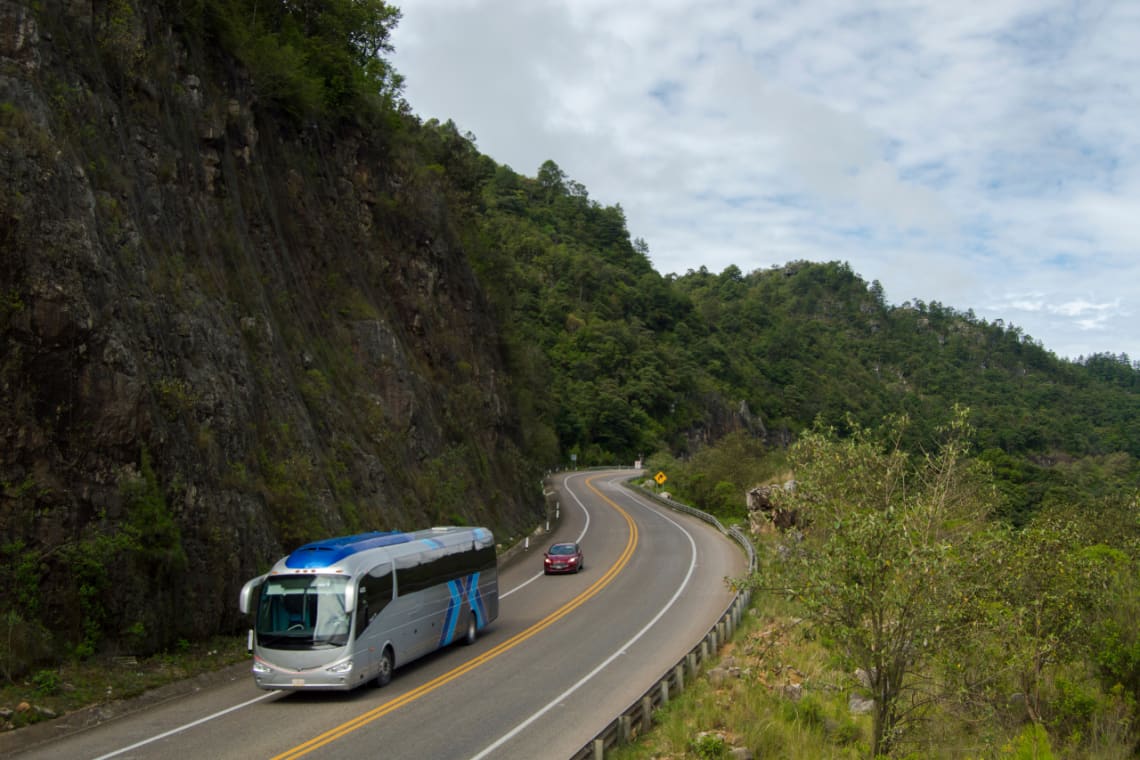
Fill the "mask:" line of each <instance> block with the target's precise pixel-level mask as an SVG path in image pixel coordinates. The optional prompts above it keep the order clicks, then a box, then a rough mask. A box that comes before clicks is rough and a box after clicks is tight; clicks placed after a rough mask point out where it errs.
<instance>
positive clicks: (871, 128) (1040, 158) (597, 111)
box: [392, 0, 1140, 361]
mask: <svg viewBox="0 0 1140 760" xmlns="http://www.w3.org/2000/svg"><path fill="white" fill-rule="evenodd" d="M394 4H396V5H397V6H399V7H400V8H401V10H402V12H403V18H402V19H401V21H400V24H399V26H398V28H397V29H396V32H395V34H394V35H393V43H394V45H395V47H396V52H395V54H394V55H393V56H392V60H393V64H394V66H395V68H396V69H397V71H399V72H400V73H401V74H403V75H404V77H405V79H406V87H405V93H404V94H405V97H406V98H407V100H408V102H409V103H410V105H411V107H412V110H413V111H414V112H415V113H417V114H418V115H420V116H421V117H422V118H424V119H428V118H438V119H440V120H441V121H443V120H446V119H452V120H454V121H455V123H456V125H457V126H458V127H459V129H460V130H461V131H463V132H471V133H473V134H474V136H475V139H476V146H477V147H478V148H479V150H480V151H481V152H482V153H484V154H486V155H488V156H490V157H491V158H492V159H494V160H495V161H496V162H497V163H500V164H506V165H508V166H510V167H511V168H512V169H514V170H515V171H517V172H519V173H520V174H524V175H527V176H531V177H533V176H535V174H536V173H537V171H538V167H539V166H540V165H541V164H542V162H543V161H545V160H547V159H551V160H553V161H554V162H555V163H557V164H558V165H559V167H561V169H562V170H563V171H564V172H565V173H566V174H567V175H568V176H569V177H570V178H571V179H573V180H576V181H577V182H580V183H582V184H583V185H585V187H586V189H587V190H588V191H589V194H590V198H591V199H593V200H595V201H597V202H598V203H601V204H602V205H607V206H609V205H614V204H620V205H621V206H622V208H623V209H624V210H625V214H626V219H627V223H628V227H629V232H630V235H631V237H635V238H637V237H640V238H643V239H644V240H645V241H646V242H647V243H648V244H649V251H650V258H651V259H652V262H653V266H654V268H655V269H656V270H657V271H658V272H660V273H662V274H668V273H671V272H672V273H677V274H684V273H685V272H686V271H688V270H690V269H699V268H700V267H701V266H705V267H707V268H708V269H709V271H712V272H716V273H719V272H721V271H723V270H724V269H725V268H726V267H728V266H729V265H736V266H737V267H739V268H740V269H741V270H742V271H744V272H746V273H747V272H750V271H752V270H755V269H767V268H769V267H772V266H780V265H782V264H784V263H786V262H788V261H793V260H797V259H806V260H810V261H832V260H838V261H846V262H848V263H849V264H850V265H851V268H852V269H853V270H854V271H855V272H856V273H858V274H859V275H860V276H862V277H863V279H865V280H866V281H867V282H870V281H872V280H879V281H880V282H881V283H882V285H883V288H884V290H885V293H886V299H887V301H888V302H889V303H892V304H901V303H903V302H905V301H908V300H922V301H925V302H928V303H929V302H932V301H939V302H941V303H943V304H944V305H946V306H951V307H953V308H955V309H958V310H960V311H965V310H967V309H973V310H974V312H975V314H976V315H977V316H978V317H979V318H983V319H986V320H989V321H996V320H998V319H1001V320H1004V322H1005V323H1006V324H1007V325H1008V324H1012V325H1016V326H1018V327H1020V328H1021V329H1022V330H1023V331H1024V332H1025V333H1027V334H1028V335H1030V336H1032V337H1033V338H1034V339H1036V340H1038V341H1040V342H1041V343H1042V344H1043V345H1044V346H1045V348H1047V349H1049V350H1050V351H1053V352H1054V353H1056V354H1057V355H1058V356H1062V357H1070V358H1076V357H1077V356H1080V355H1089V354H1091V353H1094V352H1104V351H1107V352H1111V353H1114V354H1118V353H1121V352H1125V353H1127V354H1128V355H1129V357H1130V358H1132V359H1133V360H1134V361H1135V360H1140V2H1137V1H1136V0H1118V1H1117V2H1112V1H1106V0H1087V1H1086V0H1070V1H1066V2H1061V1H1059V0H982V1H980V2H979V1H975V0H953V1H951V0H925V1H924V0H892V1H884V2H855V1H853V0H750V1H747V2H746V1H744V0H703V1H702V2H695V0H661V1H658V0H527V1H526V2H518V1H517V0H405V2H402V3H401V2H399V0H395V3H394Z"/></svg>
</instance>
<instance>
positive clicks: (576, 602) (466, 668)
mask: <svg viewBox="0 0 1140 760" xmlns="http://www.w3.org/2000/svg"><path fill="white" fill-rule="evenodd" d="M598 477H601V476H598V475H595V476H594V477H592V478H588V479H587V480H586V485H587V487H589V489H590V490H591V491H593V492H594V493H596V494H597V495H598V497H599V498H600V499H601V500H602V501H604V502H605V503H607V504H609V505H610V506H611V507H613V508H614V509H615V510H616V511H617V512H618V514H620V515H621V516H622V518H623V519H624V520H625V522H626V525H628V526H629V538H628V540H627V541H626V544H625V549H624V550H623V551H622V553H621V556H620V557H618V560H617V562H615V563H614V564H613V565H612V566H611V567H610V569H609V570H607V571H606V573H605V575H603V576H602V577H601V578H598V580H596V581H594V583H593V584H591V585H590V587H589V588H587V589H586V590H585V591H583V592H582V593H581V594H579V595H578V596H576V597H574V598H573V599H571V600H570V601H569V602H568V603H567V604H565V605H564V606H562V607H560V608H559V609H557V610H555V611H554V612H552V613H551V614H550V615H548V616H546V617H545V618H543V619H542V620H540V621H538V622H537V623H535V624H534V625H532V626H531V627H530V628H527V629H526V630H525V631H522V632H521V633H517V634H515V635H514V636H512V637H511V638H509V639H507V640H506V641H504V642H503V643H501V644H498V645H496V646H494V647H492V648H491V649H488V650H487V651H486V652H484V653H483V654H481V655H479V656H478V657H474V658H472V659H470V660H468V661H467V662H465V663H463V664H462V665H460V666H459V667H457V668H455V669H454V670H450V671H448V672H447V673H444V674H443V675H440V676H437V677H436V678H434V679H432V680H431V681H428V682H427V683H425V684H423V685H422V686H417V687H416V688H414V689H412V690H411V691H409V692H407V693H406V694H402V695H400V696H399V697H397V698H396V699H393V700H391V701H389V702H385V703H384V704H382V705H380V706H379V707H376V708H373V709H372V710H369V711H368V712H366V713H364V714H362V715H359V716H357V717H355V718H353V719H352V720H350V721H347V722H345V723H342V724H340V725H339V726H337V727H336V728H333V729H330V730H328V731H326V732H324V733H323V734H320V735H319V736H316V737H313V738H312V739H310V740H309V741H307V742H305V743H304V744H299V745H297V746H296V747H293V748H292V749H290V750H287V751H285V752H282V753H281V754H280V755H277V756H276V757H274V758H273V759H272V760H291V759H292V758H296V757H301V756H302V755H307V754H308V753H310V752H312V751H313V750H316V749H320V748H321V747H324V746H325V745H327V744H330V743H332V742H334V741H336V740H337V739H340V738H341V737H343V736H346V735H348V734H350V733H352V732H353V731H355V730H357V729H358V728H363V727H364V726H366V725H368V724H369V723H371V722H372V721H374V720H377V719H378V718H382V717H384V716H385V715H387V714H389V713H391V712H394V711H395V710H398V709H400V708H401V707H403V706H404V705H407V704H410V703H412V702H414V701H416V700H417V699H419V698H420V697H422V696H424V695H425V694H430V693H431V692H433V691H435V690H436V689H438V688H440V687H441V686H443V685H445V684H448V683H451V682H452V681H454V680H455V679H457V678H459V677H460V676H462V675H464V674H466V673H470V672H471V671H472V670H474V669H475V668H477V667H479V666H480V665H483V664H485V663H488V662H490V661H491V660H493V659H495V658H496V657H498V656H499V655H501V654H503V653H504V652H507V651H509V650H510V649H513V648H514V647H516V646H518V645H519V644H521V643H522V642H524V641H526V640H527V639H529V638H531V637H532V636H535V635H537V634H539V633H541V632H542V631H545V630H546V629H547V628H549V627H550V626H552V625H554V624H555V623H557V622H558V621H559V620H561V619H562V618H564V617H566V616H567V615H569V614H570V613H571V612H573V611H574V610H576V609H578V608H579V607H581V606H582V605H583V604H585V603H586V602H587V601H589V600H590V599H591V598H593V597H594V596H596V595H597V594H598V592H600V591H601V590H602V589H604V588H605V587H606V586H608V585H609V584H610V582H611V581H613V579H614V578H616V577H617V575H618V573H620V572H621V571H622V570H623V569H624V568H625V566H626V565H627V564H629V560H630V558H631V557H632V556H633V550H634V549H635V548H636V547H637V524H636V523H634V521H633V518H632V517H630V516H629V513H628V512H626V511H625V510H624V509H622V508H621V507H619V506H618V505H617V504H616V503H614V502H613V501H611V500H610V499H609V498H607V497H606V496H605V494H603V493H602V492H601V491H599V490H598V489H597V488H595V487H594V485H593V481H594V480H595V479H596V478H598Z"/></svg>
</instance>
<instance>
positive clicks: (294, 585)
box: [257, 575, 350, 649]
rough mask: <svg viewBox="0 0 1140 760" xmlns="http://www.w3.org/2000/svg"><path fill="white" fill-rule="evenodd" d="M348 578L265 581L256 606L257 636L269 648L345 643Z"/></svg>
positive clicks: (317, 646)
mask: <svg viewBox="0 0 1140 760" xmlns="http://www.w3.org/2000/svg"><path fill="white" fill-rule="evenodd" d="M347 585H348V578H346V577H344V576H332V575H292V576H290V575H283V576H276V577H273V578H270V579H268V580H266V582H265V585H264V586H263V587H262V589H261V600H260V602H259V603H258V606H257V638H258V641H259V642H260V644H261V645H262V646H265V647H270V648H272V649H324V648H327V647H339V646H344V645H345V644H346V643H348V632H349V617H350V615H349V611H348V610H346V609H345V607H344V591H345V587H346V586H347Z"/></svg>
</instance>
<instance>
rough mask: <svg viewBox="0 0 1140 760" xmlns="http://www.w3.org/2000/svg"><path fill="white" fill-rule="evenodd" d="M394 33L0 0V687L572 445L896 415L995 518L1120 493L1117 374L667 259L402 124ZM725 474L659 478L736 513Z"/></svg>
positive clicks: (251, 8) (140, 639) (1125, 378)
mask: <svg viewBox="0 0 1140 760" xmlns="http://www.w3.org/2000/svg"><path fill="white" fill-rule="evenodd" d="M398 18H399V13H398V11H396V9H395V8H393V7H392V6H390V5H387V4H385V3H382V2H379V1H378V0H373V1H371V2H350V1H349V0H343V1H339V2H329V3H322V4H319V5H317V4H309V3H301V4H284V3H257V2H254V0H163V1H162V2H158V3H151V4H143V3H140V2H136V1H134V0H112V1H110V2H95V1H94V0H93V1H92V2H62V0H59V1H49V2H44V3H40V4H36V5H34V6H28V5H27V4H24V3H19V2H13V1H12V0H0V20H2V21H3V24H2V29H3V30H4V34H3V36H2V37H0V94H2V95H3V102H2V104H0V172H2V175H3V180H4V181H3V183H2V184H0V275H2V280H0V380H2V385H0V390H2V393H3V409H2V411H0V448H2V451H0V553H2V556H0V559H2V561H3V569H0V602H2V603H0V608H3V609H4V610H6V614H7V615H8V617H7V622H8V627H9V629H10V630H20V631H22V633H21V638H20V640H19V641H17V642H16V643H13V640H11V639H10V640H9V643H8V644H6V645H0V646H7V647H8V649H7V650H6V652H5V654H4V668H5V673H6V674H8V673H15V672H20V671H21V670H24V669H27V668H29V667H31V666H32V664H33V663H34V662H37V661H41V660H43V659H45V658H46V659H50V658H52V657H60V656H71V655H75V656H91V655H93V654H96V653H105V652H117V651H135V650H141V649H145V648H150V649H156V648H162V647H166V646H170V645H171V644H172V643H173V642H176V641H177V640H179V639H180V638H187V637H189V638H194V637H202V636H206V635H209V634H211V633H216V632H231V631H233V630H236V629H237V628H239V627H240V626H241V621H240V620H238V618H237V613H236V591H237V588H238V587H239V586H240V584H241V582H242V581H243V580H244V579H245V578H246V577H247V576H250V575H252V574H254V573H255V572H256V571H258V570H259V569H261V568H264V567H265V566H266V565H267V564H268V563H269V562H270V561H272V560H273V559H275V558H276V556H277V555H278V554H279V553H280V552H282V551H283V550H287V549H289V548H292V547H293V546H295V545H297V544H298V543H299V542H301V541H304V540H308V539H312V538H318V537H321V536H322V535H325V534H329V533H333V532H341V531H350V530H365V529H374V528H390V527H417V526H419V525H421V524H427V523H431V522H464V521H466V522H483V523H486V524H489V525H490V526H491V527H492V528H494V529H495V530H496V531H499V532H500V534H501V535H510V534H512V533H514V534H516V535H517V532H518V531H519V530H520V529H524V528H525V527H526V526H527V524H528V522H529V521H530V520H532V519H534V518H535V516H536V514H537V513H538V510H539V509H540V506H541V505H540V501H539V499H538V491H537V485H536V484H537V483H538V481H539V476H540V473H541V472H542V471H543V470H544V469H549V468H553V467H559V466H566V465H568V464H569V462H570V461H571V457H572V456H574V457H575V458H576V461H577V464H578V465H579V466H582V465H597V464H611V463H618V462H620V463H623V464H628V463H630V462H632V461H633V460H634V459H635V458H637V457H639V456H649V455H653V454H655V453H656V454H658V455H659V456H663V457H670V458H672V459H671V461H676V462H678V463H682V464H686V463H692V462H697V461H701V460H700V457H701V456H702V455H703V454H705V453H707V452H708V451H710V450H715V449H716V446H717V445H718V444H723V443H724V442H726V441H729V442H733V441H735V442H737V443H739V442H740V441H744V442H745V445H744V448H745V449H747V450H748V451H750V452H754V453H756V455H757V456H762V455H764V454H766V453H772V452H776V453H778V452H780V451H782V450H784V448H785V447H787V446H789V445H790V444H792V443H793V442H794V441H796V440H797V439H798V438H799V436H800V435H801V433H802V432H803V431H804V430H805V429H808V428H809V427H811V426H812V424H813V423H814V422H815V421H816V420H817V419H819V420H822V421H823V422H825V423H828V424H830V425H832V426H835V427H836V428H837V429H838V430H839V432H840V433H842V432H844V431H850V430H853V429H855V426H864V427H873V426H876V425H877V424H878V423H879V422H880V421H881V420H882V419H884V418H885V417H886V416H888V415H891V414H895V413H906V414H908V415H909V416H910V418H911V425H910V426H909V427H907V428H906V431H907V432H906V436H907V437H906V440H905V441H904V443H905V445H906V446H908V447H910V448H912V449H913V450H916V451H917V450H919V449H920V448H921V446H923V445H924V444H925V442H926V441H927V440H928V439H929V437H930V435H931V433H932V431H933V429H934V427H935V426H936V425H938V424H941V421H942V420H943V419H944V418H945V416H946V414H947V413H948V410H949V409H950V408H952V407H953V406H954V405H955V404H962V405H964V406H966V407H968V408H969V409H970V410H971V422H972V423H973V425H974V427H975V428H976V430H977V439H976V441H977V444H978V451H979V453H980V456H981V458H982V460H984V461H986V462H988V463H989V464H990V465H991V466H992V468H993V471H994V472H995V473H996V476H997V478H998V486H999V489H1000V493H1001V503H1000V505H999V508H998V509H997V514H998V516H999V517H1001V518H1002V519H1004V520H1007V521H1008V522H1010V523H1011V524H1014V525H1022V524H1024V523H1026V522H1027V521H1028V520H1029V518H1030V517H1031V516H1032V515H1033V514H1035V513H1037V512H1039V511H1040V510H1041V509H1043V508H1045V507H1047V506H1049V505H1051V504H1055V503H1058V502H1062V501H1070V502H1075V503H1080V504H1095V503H1096V499H1097V498H1099V497H1100V496H1106V495H1119V494H1125V493H1130V492H1134V491H1135V489H1136V488H1137V484H1138V474H1137V472H1138V470H1137V465H1136V461H1137V458H1138V457H1140V368H1138V367H1137V365H1136V364H1135V363H1133V362H1132V361H1131V360H1130V359H1129V357H1126V356H1092V357H1087V358H1084V359H1082V360H1080V361H1077V362H1070V361H1063V360H1060V359H1058V358H1057V357H1056V356H1054V355H1053V354H1052V353H1050V351H1049V350H1048V347H1046V346H1041V345H1039V344H1038V343H1037V342H1036V341H1034V340H1033V339H1032V338H1030V337H1029V336H1026V335H1024V334H1023V333H1022V332H1021V331H1020V330H1018V329H1017V328H1016V327H1015V326H1012V325H1004V324H1001V323H987V322H985V321H983V320H980V319H978V318H976V317H975V316H974V315H973V314H972V313H971V312H970V311H969V310H968V309H967V310H965V311H959V310H957V309H955V308H952V307H949V306H945V305H942V304H937V303H930V304H927V303H922V302H912V303H906V304H889V303H887V302H886V301H885V299H884V297H883V294H882V289H881V288H880V287H879V286H878V284H877V283H874V282H871V283H868V282H866V281H864V280H863V279H862V278H861V277H860V276H859V274H858V273H856V272H853V271H852V270H851V268H850V266H848V265H847V264H844V263H842V261H843V259H844V252H843V251H839V250H837V251H833V252H828V255H827V256H826V257H825V258H827V259H831V261H828V262H826V263H810V262H787V263H780V264H779V265H775V266H772V267H770V268H766V269H762V270H758V271H754V272H748V273H745V272H743V271H741V270H740V269H738V268H735V267H730V268H729V269H727V270H725V271H724V272H721V273H712V272H707V271H705V270H703V269H702V270H700V271H691V272H688V273H686V274H684V275H682V276H679V277H674V276H668V277H666V276H662V275H661V274H660V273H658V272H656V271H655V270H654V268H653V266H652V263H651V257H650V244H649V243H647V242H645V241H644V240H641V239H639V238H633V237H632V236H631V231H630V230H629V229H628V227H627V223H626V219H625V216H624V214H623V212H622V209H621V207H620V205H612V206H610V205H603V204H600V203H598V202H596V201H594V200H592V199H591V198H590V197H589V193H588V191H587V189H586V188H585V187H583V186H582V185H581V184H580V183H578V182H575V181H574V180H573V179H572V178H570V177H568V176H567V175H566V174H565V173H564V172H563V171H562V170H561V169H560V168H559V166H558V165H557V163H556V160H554V159H552V160H550V161H547V162H546V163H544V164H543V165H542V166H540V167H535V168H534V171H535V174H534V176H529V175H528V174H526V173H520V171H516V170H515V169H513V168H511V167H508V166H505V165H502V164H500V163H497V162H496V160H495V159H494V158H493V157H490V156H486V155H483V154H482V153H480V151H479V149H478V147H477V143H476V140H475V137H474V136H472V135H469V134H464V133H462V132H461V130H460V129H459V128H458V127H457V126H456V125H455V124H453V123H451V122H444V123H440V122H437V121H427V122H424V121H423V120H421V119H420V118H418V117H417V116H416V115H415V114H414V113H413V111H412V109H411V107H410V106H409V105H408V104H406V103H404V102H403V101H402V99H401V97H400V78H399V74H398V73H397V72H394V71H392V70H391V69H390V67H389V66H388V65H387V63H386V62H385V60H384V54H385V52H386V50H387V44H388V43H387V39H388V32H389V31H390V29H391V26H392V25H393V24H395V23H396V22H397V20H398ZM555 159H556V157H555ZM527 170H529V168H526V169H524V170H523V171H524V172H525V171H527ZM757 255H758V257H761V258H762V257H763V252H758V253H757ZM742 450H743V449H742ZM750 478H751V475H750V474H748V471H744V472H743V474H740V473H736V474H727V475H725V476H724V477H719V476H718V477H717V478H715V479H712V480H711V481H710V479H709V478H707V477H706V478H703V479H702V478H700V477H694V476H692V475H691V474H686V473H684V472H680V473H678V477H677V478H676V479H675V480H674V481H673V482H674V483H676V484H677V485H678V486H679V487H680V488H682V490H684V489H686V488H687V489H688V494H689V495H690V496H691V497H693V498H696V499H698V500H699V501H701V503H702V504H705V505H707V506H709V507H715V508H718V509H719V508H721V507H723V508H724V509H727V510H730V511H731V510H733V509H742V506H743V499H744V492H745V490H746V489H747V488H749V487H751V486H753V485H755V482H754V481H753V480H751V479H750ZM188 568H194V570H195V572H194V573H186V570H187V569H188ZM61 571H64V572H61ZM49 632H50V633H49Z"/></svg>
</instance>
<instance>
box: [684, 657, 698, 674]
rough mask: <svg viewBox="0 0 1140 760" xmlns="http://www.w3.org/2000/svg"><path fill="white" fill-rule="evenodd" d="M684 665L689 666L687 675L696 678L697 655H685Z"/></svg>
mask: <svg viewBox="0 0 1140 760" xmlns="http://www.w3.org/2000/svg"><path fill="white" fill-rule="evenodd" d="M685 664H686V665H688V666H689V675H690V676H691V677H692V678H696V677H697V653H696V652H689V653H688V654H687V655H685Z"/></svg>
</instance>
